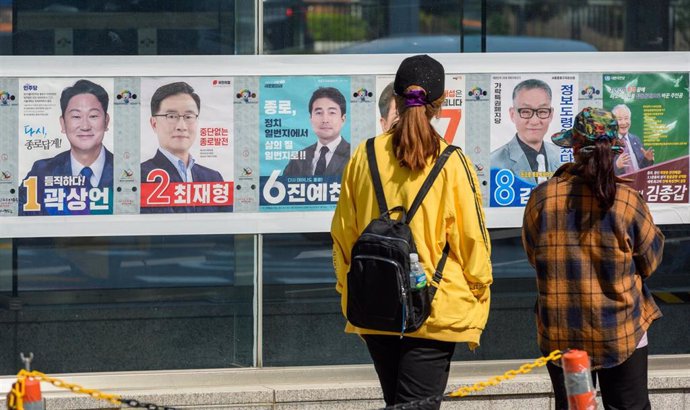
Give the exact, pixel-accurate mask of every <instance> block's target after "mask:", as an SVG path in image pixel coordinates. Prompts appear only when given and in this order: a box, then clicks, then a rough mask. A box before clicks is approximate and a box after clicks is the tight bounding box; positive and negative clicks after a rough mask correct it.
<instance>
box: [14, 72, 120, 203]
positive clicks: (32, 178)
mask: <svg viewBox="0 0 690 410" xmlns="http://www.w3.org/2000/svg"><path fill="white" fill-rule="evenodd" d="M19 82H20V88H19V114H18V116H19V122H18V130H17V135H18V143H19V145H18V155H17V156H18V174H19V175H20V178H21V182H20V186H19V190H18V192H19V195H18V197H19V199H18V205H19V209H18V214H19V215H20V216H35V215H103V214H112V213H113V154H112V152H113V132H112V124H113V123H114V120H113V115H114V114H113V91H112V90H113V79H112V78H88V79H86V78H21V79H20V80H19ZM63 110H64V112H63Z"/></svg>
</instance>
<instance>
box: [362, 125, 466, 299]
mask: <svg viewBox="0 0 690 410" xmlns="http://www.w3.org/2000/svg"><path fill="white" fill-rule="evenodd" d="M366 144H367V160H368V162H369V172H370V173H371V180H372V181H373V183H374V192H375V193H376V201H377V202H378V203H379V212H380V213H381V215H384V214H387V213H388V205H387V204H386V196H385V195H384V193H383V186H382V185H381V174H380V173H379V168H378V164H377V163H376V151H375V149H374V138H369V139H368V140H367V143H366ZM457 149H458V147H456V146H454V145H448V146H447V147H446V148H445V149H444V150H443V152H442V153H441V155H439V157H438V158H437V159H436V163H435V164H434V167H433V168H432V169H431V172H430V173H429V175H428V176H427V177H426V179H425V180H424V183H423V184H422V187H421V188H420V189H419V192H418V193H417V196H416V197H415V198H414V201H412V206H410V210H409V211H408V212H407V215H403V221H404V222H405V223H409V222H410V219H412V217H413V216H414V214H415V212H417V209H418V208H419V206H420V205H421V204H422V201H423V200H424V197H425V196H426V194H427V192H429V189H431V186H432V185H433V184H434V181H435V180H436V177H437V176H438V174H439V173H440V172H441V169H443V166H444V165H445V164H446V161H448V158H449V157H450V155H451V154H452V153H453V152H454V151H455V150H457ZM397 208H402V210H403V212H404V208H403V207H396V209H397ZM448 252H450V245H449V244H448V242H446V246H444V247H443V255H442V256H441V260H440V261H439V262H438V265H437V266H436V271H435V272H434V276H433V278H432V281H433V282H435V283H436V286H430V287H429V288H430V289H429V292H430V296H431V298H432V299H433V298H434V294H435V293H436V289H437V288H438V286H439V285H440V283H441V278H443V268H444V267H445V266H446V259H448Z"/></svg>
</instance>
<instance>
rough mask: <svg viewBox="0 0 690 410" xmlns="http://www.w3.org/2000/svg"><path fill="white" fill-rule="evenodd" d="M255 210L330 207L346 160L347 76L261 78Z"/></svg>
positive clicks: (347, 133) (348, 135)
mask: <svg viewBox="0 0 690 410" xmlns="http://www.w3.org/2000/svg"><path fill="white" fill-rule="evenodd" d="M260 89H261V91H260V100H259V109H260V110H261V111H260V115H259V127H260V130H259V141H260V150H259V152H260V161H259V163H260V188H261V189H260V202H259V209H260V210H261V211H276V212H282V211H308V210H312V211H313V210H333V209H335V204H336V202H337V201H338V198H339V196H340V181H341V176H342V173H343V170H344V169H345V165H346V164H347V162H348V161H349V159H350V152H351V148H350V141H351V139H350V116H349V115H348V114H349V113H350V107H349V103H348V100H349V98H346V96H348V95H350V93H351V87H350V78H349V77H337V76H333V77H330V76H323V77H321V76H292V77H262V78H261V80H260Z"/></svg>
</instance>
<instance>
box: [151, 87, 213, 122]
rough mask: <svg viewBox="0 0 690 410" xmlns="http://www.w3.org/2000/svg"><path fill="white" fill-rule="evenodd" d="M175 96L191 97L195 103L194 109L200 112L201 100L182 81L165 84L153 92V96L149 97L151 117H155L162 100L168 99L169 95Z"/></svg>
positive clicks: (192, 89)
mask: <svg viewBox="0 0 690 410" xmlns="http://www.w3.org/2000/svg"><path fill="white" fill-rule="evenodd" d="M177 94H188V95H189V96H191V97H192V99H194V102H195V103H196V109H197V110H199V111H201V99H200V98H199V95H198V94H197V93H195V92H194V88H192V86H191V85H189V84H187V83H185V82H183V81H180V82H177V83H170V84H165V85H161V86H160V87H158V89H157V90H156V92H154V93H153V96H152V97H151V115H156V114H157V113H158V110H159V109H160V108H161V102H163V100H165V99H166V98H168V97H170V96H171V95H177Z"/></svg>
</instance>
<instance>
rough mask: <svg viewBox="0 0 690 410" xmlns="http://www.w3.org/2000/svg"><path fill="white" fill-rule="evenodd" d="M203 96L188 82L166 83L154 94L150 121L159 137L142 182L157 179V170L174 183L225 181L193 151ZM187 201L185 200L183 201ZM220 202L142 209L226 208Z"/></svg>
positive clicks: (142, 169)
mask: <svg viewBox="0 0 690 410" xmlns="http://www.w3.org/2000/svg"><path fill="white" fill-rule="evenodd" d="M200 113H201V98H200V97H199V95H198V94H197V93H196V92H195V91H194V88H192V86H190V85H189V84H187V83H186V82H174V83H170V84H165V85H162V86H160V87H158V89H156V91H155V92H154V93H153V95H152V97H151V117H150V119H149V124H150V125H151V130H152V131H153V134H155V136H156V138H157V139H158V149H157V150H156V153H155V155H154V156H153V158H150V159H148V160H146V161H144V162H143V163H142V164H141V182H142V183H154V182H157V181H156V178H154V177H153V175H150V174H151V172H152V171H154V170H163V171H165V173H167V175H168V177H169V182H171V183H190V182H222V181H223V176H222V175H221V174H220V172H218V171H216V170H214V169H211V168H207V167H205V166H203V165H201V164H199V163H198V162H197V160H196V158H194V157H193V156H192V154H191V153H190V149H191V148H192V147H193V146H194V143H195V142H196V140H197V137H198V134H199V115H200ZM183 205H184V204H183ZM224 211H230V208H227V207H217V206H163V207H144V206H142V208H141V213H173V212H174V213H185V212H224Z"/></svg>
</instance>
